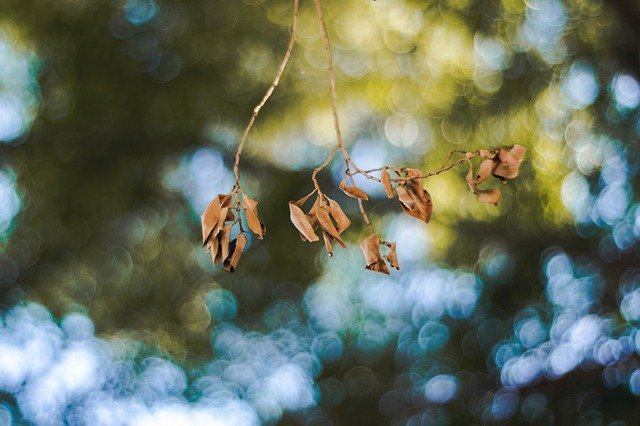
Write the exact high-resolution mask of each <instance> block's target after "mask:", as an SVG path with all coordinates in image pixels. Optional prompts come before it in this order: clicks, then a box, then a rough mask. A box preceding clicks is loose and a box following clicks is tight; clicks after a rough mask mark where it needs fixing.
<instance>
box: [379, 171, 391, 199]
mask: <svg viewBox="0 0 640 426" xmlns="http://www.w3.org/2000/svg"><path fill="white" fill-rule="evenodd" d="M380 181H381V182H382V185H383V186H384V192H386V193H387V198H393V187H392V186H391V176H389V172H388V171H386V170H385V169H383V170H382V171H381V172H380Z"/></svg>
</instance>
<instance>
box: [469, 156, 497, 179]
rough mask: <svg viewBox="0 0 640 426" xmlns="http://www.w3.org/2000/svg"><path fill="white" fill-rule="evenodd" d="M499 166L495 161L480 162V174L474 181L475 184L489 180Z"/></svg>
mask: <svg viewBox="0 0 640 426" xmlns="http://www.w3.org/2000/svg"><path fill="white" fill-rule="evenodd" d="M497 165H498V163H496V162H495V161H493V160H490V159H487V160H482V161H481V162H480V166H479V167H478V173H477V174H476V176H475V179H474V181H475V183H476V184H480V183H482V182H484V181H485V180H487V179H488V178H489V176H491V172H493V169H495V168H496V166H497Z"/></svg>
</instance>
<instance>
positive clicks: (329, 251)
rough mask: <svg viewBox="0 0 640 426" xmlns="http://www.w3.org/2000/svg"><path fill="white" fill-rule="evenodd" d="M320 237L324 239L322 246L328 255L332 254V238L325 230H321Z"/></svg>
mask: <svg viewBox="0 0 640 426" xmlns="http://www.w3.org/2000/svg"><path fill="white" fill-rule="evenodd" d="M322 239H323V240H324V248H325V249H326V250H327V254H329V257H331V256H333V238H332V237H331V235H329V233H328V232H327V231H325V230H323V231H322Z"/></svg>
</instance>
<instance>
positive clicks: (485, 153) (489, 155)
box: [478, 149, 496, 160]
mask: <svg viewBox="0 0 640 426" xmlns="http://www.w3.org/2000/svg"><path fill="white" fill-rule="evenodd" d="M478 152H479V153H480V157H481V158H483V159H485V160H493V159H494V158H495V157H496V152H495V151H489V150H488V149H481V150H479V151H478Z"/></svg>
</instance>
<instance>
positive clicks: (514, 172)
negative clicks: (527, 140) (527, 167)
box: [492, 145, 527, 179]
mask: <svg viewBox="0 0 640 426" xmlns="http://www.w3.org/2000/svg"><path fill="white" fill-rule="evenodd" d="M526 150H527V149H526V148H525V147H523V146H522V145H514V146H513V147H512V148H511V149H510V150H506V149H504V148H501V149H500V151H499V152H498V159H499V160H500V164H498V165H497V166H496V168H495V169H494V170H493V173H492V174H493V176H495V177H497V178H501V179H514V178H515V177H517V176H518V173H519V169H520V163H521V162H522V159H523V158H524V154H525V152H526Z"/></svg>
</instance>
